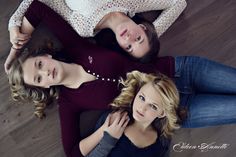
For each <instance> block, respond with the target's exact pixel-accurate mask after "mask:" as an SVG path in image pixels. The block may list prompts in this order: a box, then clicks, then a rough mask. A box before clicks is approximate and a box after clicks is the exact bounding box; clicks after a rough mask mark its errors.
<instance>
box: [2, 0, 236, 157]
mask: <svg viewBox="0 0 236 157" xmlns="http://www.w3.org/2000/svg"><path fill="white" fill-rule="evenodd" d="M19 2H20V0H1V1H0V28H1V29H0V87H1V88H0V156H1V157H13V156H14V157H64V153H63V150H62V145H61V140H60V126H59V119H58V113H57V106H56V105H54V106H52V107H51V108H50V109H48V110H47V118H46V119H45V120H42V121H40V120H38V119H36V118H35V117H34V116H33V115H32V111H33V107H32V104H20V103H17V102H13V101H12V100H11V99H10V91H9V86H8V81H7V78H6V76H5V73H4V69H3V64H4V61H5V58H6V56H7V54H8V52H9V48H10V43H9V35H8V31H7V23H8V19H9V17H10V16H11V14H12V13H13V11H14V9H15V8H16V7H17V5H18V4H19ZM187 3H188V6H187V8H186V10H185V11H184V14H182V15H181V17H180V18H179V19H178V20H177V21H176V22H175V23H174V25H173V26H172V27H171V28H170V29H169V30H168V31H167V32H166V33H165V34H164V35H163V36H162V37H161V39H160V40H161V53H160V55H162V56H163V55H173V56H177V55H198V56H204V57H207V58H210V59H213V60H216V61H219V62H221V63H224V64H227V65H231V66H233V67H236V54H235V50H236V37H235V34H236V1H235V0H201V1H196V0H188V1H187ZM46 32H48V31H47V30H46V29H45V28H44V27H41V29H40V30H39V31H37V32H36V33H35V35H34V39H33V43H35V41H36V40H37V41H38V40H40V42H39V43H42V42H43V41H44V39H45V38H52V39H53V40H55V38H54V37H52V35H49V36H50V37H46V34H47V33H46ZM42 33H43V34H45V36H44V37H40V38H38V37H37V38H36V36H37V35H40V36H41V34H42ZM49 34H50V33H49ZM235 79H236V78H235ZM235 105H236V104H235ZM226 114H227V113H226ZM235 132H236V125H223V126H217V127H209V128H198V129H180V130H179V131H177V132H176V135H175V136H174V138H173V141H172V145H171V152H170V156H171V157H180V156H181V157H213V156H214V157H233V156H234V155H235V149H234V148H235V147H236V142H235V141H236V137H235ZM180 142H184V143H186V144H189V145H192V146H194V145H199V144H201V143H208V144H210V143H213V142H215V144H218V145H220V144H229V146H228V147H227V148H226V149H221V150H208V151H207V152H201V150H199V149H192V150H189V149H183V151H182V152H176V151H174V150H173V148H172V147H173V146H174V145H176V144H179V143H180Z"/></svg>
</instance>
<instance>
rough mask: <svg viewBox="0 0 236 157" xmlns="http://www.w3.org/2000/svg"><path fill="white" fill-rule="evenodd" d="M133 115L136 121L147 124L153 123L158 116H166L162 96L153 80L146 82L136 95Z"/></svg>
mask: <svg viewBox="0 0 236 157" xmlns="http://www.w3.org/2000/svg"><path fill="white" fill-rule="evenodd" d="M133 117H134V119H135V120H136V121H138V122H142V123H147V124H151V123H152V122H153V120H155V119H156V118H157V117H158V118H163V117H165V111H164V108H163V104H162V103H161V97H160V95H159V93H158V92H157V90H156V89H155V88H154V87H153V85H152V83H151V82H150V83H147V84H145V85H144V86H143V87H142V88H141V89H140V90H139V92H138V93H137V95H136V96H135V99H134V102H133Z"/></svg>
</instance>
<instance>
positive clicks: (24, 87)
mask: <svg viewBox="0 0 236 157" xmlns="http://www.w3.org/2000/svg"><path fill="white" fill-rule="evenodd" d="M40 55H43V54H40ZM35 56H38V55H37V54H33V53H30V52H29V51H28V50H27V49H25V50H24V52H22V54H21V55H20V56H19V57H17V58H16V59H14V61H13V62H12V65H11V67H10V70H9V74H8V81H9V84H10V89H11V96H12V98H13V100H15V101H23V102H32V101H33V103H34V108H35V111H34V114H35V115H36V116H37V117H38V118H43V117H44V116H45V114H44V110H45V108H46V107H47V105H48V104H50V103H52V102H53V100H54V99H57V98H58V88H57V87H51V88H49V89H46V88H41V87H35V86H30V85H28V84H25V83H24V79H23V75H24V73H23V70H22V64H23V63H24V62H25V60H27V59H28V58H30V57H35Z"/></svg>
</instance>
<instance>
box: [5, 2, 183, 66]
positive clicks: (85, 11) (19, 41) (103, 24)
mask: <svg viewBox="0 0 236 157" xmlns="http://www.w3.org/2000/svg"><path fill="white" fill-rule="evenodd" d="M32 1H33V0H23V1H22V3H21V4H20V6H19V7H18V9H17V10H16V11H15V13H14V14H13V15H12V17H11V18H10V21H9V26H8V29H9V32H10V42H11V43H12V45H13V46H12V49H11V51H17V49H20V48H22V47H23V46H24V44H25V43H26V42H28V40H29V38H30V35H28V34H23V33H21V31H20V26H21V22H22V18H23V16H24V13H25V12H26V10H27V8H28V7H29V5H30V4H31V3H32ZM39 1H41V2H43V3H44V4H46V5H48V6H49V7H51V8H52V9H53V10H54V11H55V12H57V13H58V14H60V15H61V16H62V17H63V18H64V19H65V20H66V21H67V22H68V23H69V24H70V25H71V26H72V27H73V29H74V30H75V31H76V32H77V33H78V34H79V35H80V36H82V37H92V36H94V35H96V33H97V32H98V31H99V30H101V29H104V28H110V29H111V30H112V31H113V32H114V33H115V35H116V39H117V42H118V44H119V45H120V47H121V48H122V49H123V50H125V51H126V52H128V53H129V54H131V56H134V57H135V58H141V57H143V56H145V55H146V54H147V53H149V51H151V50H155V47H156V45H155V44H152V45H153V46H154V47H153V46H150V43H149V42H150V39H149V36H147V34H146V32H147V31H149V28H147V26H146V25H143V24H136V23H135V22H133V20H131V19H130V17H133V16H134V15H135V14H136V13H140V12H145V11H151V10H163V11H162V13H161V14H160V16H158V18H157V19H156V20H155V21H154V22H153V25H154V30H155V32H156V36H155V35H152V37H153V38H154V37H157V36H158V37H160V36H161V35H162V34H163V33H164V32H165V31H166V30H167V29H168V28H169V27H170V25H171V24H172V23H173V22H174V21H175V20H176V19H177V17H178V16H179V15H180V14H181V13H182V11H183V10H184V8H185V7H186V1H185V0H138V1H136V0H103V1H101V0H86V1H84V0H39ZM150 34H154V33H153V32H151V33H150ZM154 43H155V42H154ZM156 49H157V48H156ZM11 53H12V52H10V54H9V55H10V56H8V58H7V61H6V62H5V69H6V70H7V66H8V65H9V63H10V61H11V58H12V57H11V56H15V55H14V52H13V54H12V55H11Z"/></svg>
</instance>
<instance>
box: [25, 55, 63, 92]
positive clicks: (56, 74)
mask: <svg viewBox="0 0 236 157" xmlns="http://www.w3.org/2000/svg"><path fill="white" fill-rule="evenodd" d="M22 69H23V74H24V75H23V79H24V82H25V83H26V84H28V85H32V86H38V87H43V88H49V87H50V86H53V85H59V84H60V83H61V81H62V79H63V70H62V69H63V68H62V64H60V62H59V61H57V60H54V59H52V57H51V56H50V55H44V56H37V57H30V58H28V59H26V60H25V62H24V63H23V64H22Z"/></svg>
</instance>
